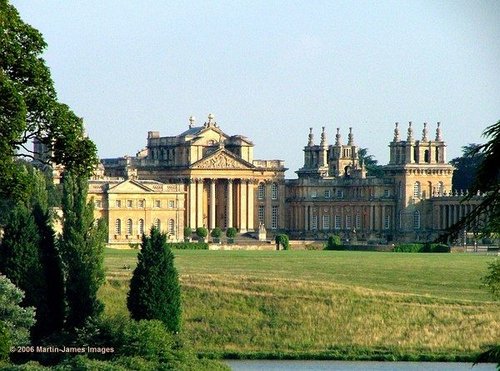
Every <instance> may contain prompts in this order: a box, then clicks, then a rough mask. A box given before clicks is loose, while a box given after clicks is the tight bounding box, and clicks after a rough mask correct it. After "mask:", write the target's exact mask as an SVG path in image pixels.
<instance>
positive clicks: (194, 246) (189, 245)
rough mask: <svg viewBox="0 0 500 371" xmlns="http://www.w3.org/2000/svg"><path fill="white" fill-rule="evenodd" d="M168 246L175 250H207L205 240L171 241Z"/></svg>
mask: <svg viewBox="0 0 500 371" xmlns="http://www.w3.org/2000/svg"><path fill="white" fill-rule="evenodd" d="M168 247H169V248H171V249H176V250H208V243H206V242H172V243H169V244H168Z"/></svg>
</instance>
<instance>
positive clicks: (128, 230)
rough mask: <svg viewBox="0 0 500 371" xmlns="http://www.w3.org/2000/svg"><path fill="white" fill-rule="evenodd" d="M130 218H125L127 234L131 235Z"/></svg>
mask: <svg viewBox="0 0 500 371" xmlns="http://www.w3.org/2000/svg"><path fill="white" fill-rule="evenodd" d="M132 226H133V225H132V219H127V234H128V235H131V234H132Z"/></svg>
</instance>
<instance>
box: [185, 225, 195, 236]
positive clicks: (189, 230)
mask: <svg viewBox="0 0 500 371" xmlns="http://www.w3.org/2000/svg"><path fill="white" fill-rule="evenodd" d="M192 234H193V230H192V229H191V227H184V238H191V235H192Z"/></svg>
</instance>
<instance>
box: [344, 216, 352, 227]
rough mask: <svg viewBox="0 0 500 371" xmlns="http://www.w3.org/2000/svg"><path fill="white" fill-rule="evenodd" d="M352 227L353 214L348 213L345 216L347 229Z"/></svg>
mask: <svg viewBox="0 0 500 371" xmlns="http://www.w3.org/2000/svg"><path fill="white" fill-rule="evenodd" d="M351 228H352V216H351V215H346V216H345V229H351Z"/></svg>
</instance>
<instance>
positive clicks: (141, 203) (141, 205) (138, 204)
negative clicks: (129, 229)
mask: <svg viewBox="0 0 500 371" xmlns="http://www.w3.org/2000/svg"><path fill="white" fill-rule="evenodd" d="M144 205H145V201H144V200H139V201H137V207H139V208H144Z"/></svg>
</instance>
